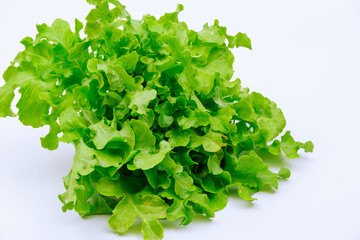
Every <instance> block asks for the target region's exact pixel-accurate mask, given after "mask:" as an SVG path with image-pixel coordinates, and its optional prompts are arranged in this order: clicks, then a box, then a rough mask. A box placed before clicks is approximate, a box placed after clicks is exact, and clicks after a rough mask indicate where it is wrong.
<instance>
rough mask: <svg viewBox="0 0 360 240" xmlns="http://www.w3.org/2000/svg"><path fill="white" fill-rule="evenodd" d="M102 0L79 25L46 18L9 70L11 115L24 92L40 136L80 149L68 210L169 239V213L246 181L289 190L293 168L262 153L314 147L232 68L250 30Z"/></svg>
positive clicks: (187, 213)
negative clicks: (272, 164)
mask: <svg viewBox="0 0 360 240" xmlns="http://www.w3.org/2000/svg"><path fill="white" fill-rule="evenodd" d="M88 2H89V3H91V4H93V5H95V8H94V9H92V10H91V11H90V13H89V14H88V16H87V17H86V25H85V29H84V33H85V35H86V37H82V35H83V33H82V29H83V24H82V23H81V22H80V21H79V20H77V19H76V21H75V32H73V31H72V30H71V29H70V26H69V24H68V23H67V22H66V21H63V20H61V19H57V20H55V21H54V23H53V24H52V25H51V26H48V25H46V24H43V25H38V26H37V30H38V32H39V33H38V34H37V36H36V38H35V39H32V38H30V37H26V38H24V39H23V40H22V41H21V43H22V44H23V45H24V46H25V50H24V51H23V52H20V53H19V54H18V55H17V56H16V58H15V59H14V61H13V62H12V64H11V66H10V67H9V68H8V69H7V70H6V72H5V73H4V75H3V78H4V80H5V82H6V84H5V85H4V86H2V87H1V88H0V117H6V116H10V117H14V116H15V115H16V114H15V113H13V111H12V110H11V108H10V106H11V103H12V101H13V98H14V96H15V94H14V91H15V90H16V89H18V88H19V92H20V94H21V97H20V100H19V101H18V103H17V104H16V106H17V108H18V109H19V111H18V113H17V116H18V117H19V120H20V121H21V122H22V123H23V124H24V125H29V126H32V127H34V128H38V127H42V126H45V125H49V126H50V131H49V134H48V135H46V136H45V137H43V138H41V144H42V146H43V147H44V148H47V149H49V150H54V149H57V147H58V144H59V141H61V142H65V143H72V144H74V146H75V148H76V153H75V156H74V160H73V167H72V169H71V171H70V173H69V174H68V175H67V176H66V177H64V184H65V188H66V192H65V193H63V194H61V195H60V196H59V197H60V200H61V201H62V202H63V203H64V207H63V210H64V211H66V210H70V209H75V211H77V212H78V213H79V214H80V215H81V216H87V215H92V214H112V215H111V217H110V219H109V225H110V227H111V228H113V229H115V230H116V231H117V232H119V233H123V232H126V231H127V230H128V229H129V227H130V226H131V225H132V224H133V223H134V221H135V218H136V217H139V218H141V220H142V232H143V234H144V239H161V238H162V237H163V234H164V233H163V227H162V225H161V224H160V223H159V221H158V220H159V219H167V220H169V221H174V220H177V219H181V224H182V225H187V224H189V223H190V222H191V221H192V218H193V216H194V214H195V213H199V214H204V215H206V216H207V217H209V218H212V217H214V212H215V211H218V210H220V209H222V208H224V207H225V206H226V203H227V192H228V190H229V189H230V188H233V187H236V188H237V189H238V192H239V195H240V197H241V198H243V199H245V200H247V201H252V200H254V198H252V197H251V195H252V194H253V193H255V192H258V191H259V190H260V189H261V187H262V186H264V185H271V186H273V187H274V188H277V187H278V182H277V179H278V178H279V177H282V178H287V177H289V176H290V172H289V170H288V169H285V168H282V169H280V171H279V172H278V173H274V172H272V171H270V170H269V167H268V165H267V164H265V163H264V162H263V160H262V158H261V157H260V156H259V155H258V154H257V152H258V150H262V151H267V152H269V153H271V154H273V155H279V154H281V152H284V153H285V154H286V156H287V157H288V158H297V157H299V155H298V153H297V152H298V150H299V149H300V148H303V149H304V150H305V151H306V152H311V151H312V149H313V145H312V143H311V142H310V141H309V142H306V143H300V142H296V141H294V139H293V138H292V137H291V136H290V133H289V132H286V133H285V134H284V135H283V136H282V137H281V141H280V140H274V139H275V138H276V137H277V136H278V135H279V134H280V133H281V132H282V131H283V129H284V127H285V119H284V116H283V113H282V111H281V110H280V109H279V108H277V106H276V104H275V103H274V102H272V101H270V100H269V99H268V98H265V97H263V96H262V95H261V94H260V93H256V92H252V93H249V90H248V89H247V88H243V87H241V85H240V80H239V79H236V80H234V81H230V80H231V78H232V76H233V73H234V71H233V62H234V56H233V54H232V52H231V51H230V50H229V49H231V48H234V47H246V48H249V49H251V44H250V40H249V38H248V37H247V35H246V34H243V33H238V34H237V35H235V36H230V35H228V34H227V31H226V28H225V27H222V26H219V22H218V21H217V20H216V21H215V23H214V25H212V26H209V25H208V24H206V25H204V28H203V29H202V30H201V31H200V32H196V31H193V30H189V29H188V27H187V25H186V24H185V23H184V22H180V21H179V20H178V14H179V12H180V11H181V10H183V6H182V5H178V8H177V11H176V12H173V13H167V14H165V15H164V16H162V17H161V18H160V19H158V20H157V19H156V18H155V17H153V16H151V15H145V16H144V17H143V19H142V20H135V19H132V18H131V17H130V15H129V13H128V12H127V11H126V10H125V7H124V6H123V5H121V4H120V3H119V2H118V1H117V0H88Z"/></svg>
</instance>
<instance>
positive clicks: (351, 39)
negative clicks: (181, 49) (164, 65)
mask: <svg viewBox="0 0 360 240" xmlns="http://www.w3.org/2000/svg"><path fill="white" fill-rule="evenodd" d="M179 2H182V3H183V4H184V5H185V11H184V12H183V13H181V19H182V20H184V21H186V22H187V23H188V25H189V27H190V28H192V29H195V30H200V29H201V26H202V25H203V24H204V23H205V22H210V23H212V22H213V20H214V18H218V19H219V20H220V23H221V24H223V25H226V26H228V30H229V32H230V33H233V34H235V33H236V32H238V31H241V32H245V33H247V34H248V35H249V37H250V38H251V39H252V44H253V51H249V50H247V49H245V48H243V49H238V50H235V51H234V54H235V56H236V62H235V64H234V67H235V70H236V74H235V75H236V76H237V77H240V79H242V82H243V85H244V86H247V87H250V89H251V90H253V91H258V92H261V93H263V94H264V95H265V96H267V97H269V98H270V99H272V100H274V101H275V102H277V103H278V106H280V107H281V108H282V109H283V112H284V114H285V117H286V119H287V122H288V125H287V129H290V130H292V134H293V136H294V137H295V138H296V139H298V140H301V141H305V140H308V139H311V140H313V142H314V144H315V152H314V153H313V154H303V155H302V157H301V158H300V159H295V160H291V161H286V163H285V165H286V166H288V167H290V168H291V169H292V177H291V178H290V179H289V180H288V181H282V182H280V184H279V191H277V192H276V193H272V192H271V191H269V192H263V193H258V194H256V195H255V196H256V197H257V198H258V199H259V200H258V201H256V202H254V203H253V204H249V203H246V202H244V201H242V200H240V199H239V198H238V197H236V196H235V195H234V197H231V198H230V201H229V203H228V206H227V207H226V208H225V209H224V210H222V211H220V212H218V213H217V214H216V217H215V218H214V219H213V220H211V221H209V220H204V219H202V218H198V219H196V220H195V221H194V222H193V223H192V224H190V225H188V226H186V227H180V228H178V227H176V224H165V237H164V239H169V240H176V239H189V240H195V239H199V238H202V239H249V240H258V239H269V240H272V239H277V240H288V239H290V240H300V239H308V240H312V239H328V240H332V239H334V240H338V239H341V240H358V239H360V201H359V200H360V193H359V192H360V187H359V186H360V184H359V182H360V157H359V156H360V154H359V144H360V141H359V136H360V131H359V117H360V114H359V110H360V108H359V104H360V101H359V97H358V95H359V87H360V84H359V80H360V73H359V71H360V59H359V58H360V1H359V0H338V1H334V0H323V1H322V0H302V1H301V0H291V1H289V0H274V1H269V0H253V1H249V0H232V1H230V0H222V1H213V0H210V1H209V0H206V1H205V0H191V1H190V0H179ZM123 3H124V4H126V5H127V6H128V10H129V11H130V13H132V15H133V17H135V18H140V17H141V16H142V15H143V14H145V13H152V14H154V15H155V16H157V17H158V16H160V15H161V14H162V13H164V12H169V11H173V10H174V9H175V8H176V3H177V2H176V1H174V0H152V1H148V0H127V1H123ZM89 9H90V7H89V6H88V5H87V4H86V2H85V0H76V1H75V0H62V1H55V0H52V1H50V0H32V1H28V0H12V1H5V0H0V36H1V37H0V72H3V71H4V70H5V69H6V68H7V66H8V65H9V62H10V61H11V60H12V59H13V58H14V57H15V55H16V53H17V52H18V51H20V50H22V46H21V45H20V44H19V41H20V40H21V39H22V38H23V37H25V36H35V34H36V28H35V24H36V23H38V24H40V23H43V22H46V23H48V24H51V22H52V21H53V20H54V19H55V18H58V17H60V18H63V19H65V20H68V21H70V22H71V23H73V20H74V18H75V17H77V18H79V19H80V20H84V18H85V16H86V14H87V13H88V11H89ZM72 26H73V24H72ZM0 82H1V84H0V85H2V82H3V80H2V79H0ZM45 134H46V129H32V128H30V127H24V126H22V125H21V124H20V123H19V122H18V120H17V119H9V118H7V119H0V189H1V192H0V240H19V239H27V240H48V239H53V240H60V239H69V240H71V239H87V240H99V239H101V240H110V239H111V240H112V239H114V240H116V239H142V235H141V233H140V225H139V224H137V225H136V226H135V227H134V228H132V229H131V230H130V231H129V232H128V233H126V234H123V235H121V236H120V235H117V234H116V233H114V232H113V231H112V230H111V229H110V228H109V227H108V225H107V219H108V217H107V216H94V217H89V218H86V219H82V218H81V217H79V216H78V215H77V214H76V213H75V212H67V213H65V214H64V213H62V211H61V203H60V201H59V200H58V199H57V195H58V194H59V193H62V192H63V191H64V187H63V184H62V179H61V178H62V176H64V175H66V174H67V173H68V171H69V170H70V168H71V165H72V157H73V148H72V146H71V145H61V146H60V148H59V149H58V150H57V151H54V152H50V151H47V150H44V149H42V148H41V145H40V141H39V138H40V137H41V136H43V135H45ZM278 166H279V162H277V163H275V164H274V165H273V167H275V168H276V167H278Z"/></svg>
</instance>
